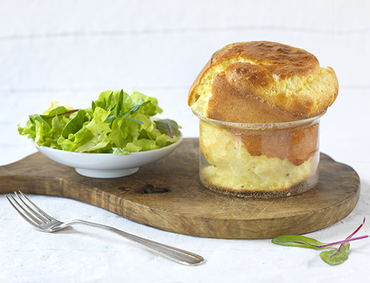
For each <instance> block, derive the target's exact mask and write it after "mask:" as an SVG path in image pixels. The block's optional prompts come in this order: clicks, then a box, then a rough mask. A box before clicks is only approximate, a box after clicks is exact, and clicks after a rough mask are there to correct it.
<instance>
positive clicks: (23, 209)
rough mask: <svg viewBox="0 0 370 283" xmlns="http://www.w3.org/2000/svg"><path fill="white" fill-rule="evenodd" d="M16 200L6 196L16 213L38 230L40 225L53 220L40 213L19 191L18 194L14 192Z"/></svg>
mask: <svg viewBox="0 0 370 283" xmlns="http://www.w3.org/2000/svg"><path fill="white" fill-rule="evenodd" d="M14 194H15V195H16V196H17V199H18V200H17V199H16V198H15V197H13V195H12V194H9V197H8V196H6V198H7V199H8V201H9V202H10V204H11V205H12V206H13V207H14V208H15V210H17V211H18V213H19V214H20V215H21V216H22V217H23V218H24V219H25V220H26V221H27V222H29V223H30V224H32V225H33V226H35V227H36V228H40V225H42V224H44V223H46V222H48V221H51V220H53V218H52V217H51V216H49V215H48V214H46V213H45V212H44V211H42V210H41V209H40V208H39V207H37V206H36V205H35V204H34V203H33V202H32V201H30V200H29V199H28V198H27V197H26V196H25V195H24V194H23V193H22V192H21V191H19V193H17V192H14Z"/></svg>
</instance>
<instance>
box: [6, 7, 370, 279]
mask: <svg viewBox="0 0 370 283" xmlns="http://www.w3.org/2000/svg"><path fill="white" fill-rule="evenodd" d="M252 40H268V41H277V42H281V43H285V44H289V45H292V46H295V47H299V48H303V49H306V50H307V51H310V52H311V53H313V54H314V55H316V56H317V58H318V59H319V61H320V64H321V65H322V66H331V67H332V68H333V69H334V70H335V72H336V73H337V76H338V80H339V85H340V91H339V96H338V99H337V101H336V102H335V103H334V104H333V106H332V107H331V108H330V109H329V111H328V112H327V114H326V115H325V116H324V117H323V118H322V123H321V151H322V152H325V153H327V154H329V155H330V156H331V157H332V158H334V159H335V160H337V161H340V162H343V163H346V164H349V165H350V166H352V167H353V168H354V169H355V170H356V171H357V172H358V174H359V175H360V177H361V181H362V187H361V198H360V202H359V204H358V206H357V207H356V208H355V210H354V212H353V213H352V214H351V215H350V216H348V217H347V218H346V219H344V220H343V221H341V222H340V223H337V224H335V225H333V226H332V227H329V228H327V229H324V230H323V231H319V232H315V233H313V234H312V235H311V236H318V237H324V239H320V240H322V241H330V240H337V237H342V238H343V237H346V236H348V235H349V234H350V233H351V232H352V230H354V229H355V228H356V227H357V226H358V225H359V224H360V223H361V221H362V219H363V217H364V216H367V217H368V218H369V221H370V213H369V200H370V194H369V189H370V173H369V165H370V153H369V137H370V135H369V131H370V128H369V123H370V114H369V105H370V95H369V91H370V80H369V75H370V72H369V66H370V1H366V0H351V1H344V0H310V1H297V0H288V1H280V0H259V1H250V0H246V1H241V0H240V1H237V0H228V1H219V0H212V1H207V0H184V1H181V0H179V1H178V0H137V1H112V0H105V1H97V0H90V1H87V0H85V1H81V0H80V1H77V0H74V1H72V0H64V1H56V0H50V1H46V0H38V1H36V0H33V1H32V0H31V1H25V0H23V1H22V0H12V1H6V0H0V132H1V137H2V138H1V140H0V165H6V164H8V163H12V162H15V161H17V160H19V159H21V158H23V157H25V156H26V155H28V154H31V153H33V152H35V149H34V148H33V147H32V146H31V145H30V143H29V141H28V140H27V139H26V138H25V137H21V136H19V135H18V132H17V124H21V125H24V124H25V123H26V121H27V119H28V115H29V114H34V113H40V112H43V111H44V110H45V109H47V108H48V107H49V104H50V102H52V101H60V103H61V104H64V103H66V102H69V103H70V104H71V105H72V106H73V107H76V108H80V107H82V108H86V107H88V106H89V105H90V103H91V101H92V100H95V99H96V98H97V96H98V95H99V93H100V92H102V91H105V90H109V89H110V90H119V89H123V90H124V91H126V92H128V93H131V92H132V91H134V90H137V91H140V92H142V93H144V94H147V95H149V96H154V97H156V98H158V100H159V105H160V107H161V108H162V109H163V110H164V113H163V115H162V116H165V117H168V118H172V119H174V120H176V121H178V123H179V124H180V125H181V126H182V127H183V129H182V132H183V134H184V136H185V137H197V136H198V121H197V119H196V118H195V117H194V115H193V114H192V112H191V111H190V109H189V107H188V105H187V93H188V89H189V87H190V85H191V84H192V82H193V80H194V79H195V77H196V76H197V74H198V73H199V71H200V70H201V68H202V67H203V66H204V64H205V63H206V62H207V61H208V59H209V58H210V56H211V55H212V53H213V52H215V51H216V50H218V49H220V48H222V47H223V46H224V45H226V44H229V43H233V42H238V41H252ZM10 190H11V189H10ZM38 198H39V199H40V201H45V199H44V197H38ZM47 199H53V201H55V202H57V201H65V205H66V206H67V207H72V208H75V209H76V213H80V215H74V216H71V217H80V218H83V217H84V215H85V216H87V217H88V216H89V215H90V214H91V213H92V214H94V215H96V216H95V217H97V219H95V220H96V221H100V222H103V223H104V222H110V223H111V224H112V225H113V226H116V227H117V226H119V225H122V227H121V228H122V229H125V228H126V230H127V229H131V231H132V232H137V233H138V234H141V235H142V236H148V237H149V236H153V235H156V236H157V238H156V240H163V241H168V243H172V244H174V245H176V244H177V245H180V246H181V247H182V248H188V249H192V250H193V251H195V252H198V253H201V252H202V253H203V254H204V255H205V256H206V257H207V258H208V262H207V264H206V265H204V266H201V267H196V268H190V269H189V268H185V267H181V266H178V265H176V264H175V263H173V264H172V263H168V262H167V261H166V260H161V259H157V258H156V257H154V256H151V258H150V259H148V258H147V256H148V255H147V254H145V252H144V251H140V250H139V251H138V249H137V248H132V249H130V250H129V251H128V252H127V251H125V252H123V253H122V254H116V253H109V251H110V250H109V248H113V247H111V246H109V245H108V244H107V246H108V247H103V248H102V249H103V250H99V248H97V249H96V250H94V249H93V251H91V250H89V249H90V247H86V248H83V249H82V250H81V251H80V252H78V251H73V252H71V253H72V254H73V258H74V260H72V261H69V262H68V263H67V262H66V261H68V258H69V257H70V256H71V255H68V253H66V254H64V253H63V251H64V252H65V250H63V251H59V250H58V249H56V250H54V252H53V253H50V254H49V257H48V258H47V259H46V260H45V254H42V252H40V251H38V252H35V253H36V256H35V255H34V256H35V258H33V255H32V253H31V252H30V250H29V249H31V250H32V248H31V247H26V248H25V250H24V252H22V247H19V248H18V249H16V248H15V247H16V243H17V241H15V240H14V239H17V235H15V234H14V233H15V232H14V230H13V229H10V228H9V227H8V226H7V227H5V224H6V223H9V225H15V224H16V223H18V220H19V219H18V218H17V216H16V215H14V213H13V212H12V211H10V209H9V205H8V204H7V203H6V199H5V197H4V195H0V212H2V215H0V229H1V231H2V232H1V233H0V236H1V235H3V236H2V238H1V241H2V246H1V247H7V248H5V250H4V249H3V252H2V253H0V260H1V262H2V267H1V270H2V271H0V281H1V279H3V280H4V282H10V281H11V280H13V281H14V282H18V281H20V282H27V281H32V282H39V281H43V282H48V281H49V282H50V280H51V279H50V278H53V271H52V270H57V278H59V279H60V280H61V281H64V282H68V281H70V282H71V281H76V282H80V281H84V282H91V281H101V282H104V280H105V279H111V280H112V281H118V282H119V281H121V282H225V281H226V280H232V281H235V282H237V281H239V282H246V281H247V279H253V280H254V281H257V282H258V281H259V280H260V281H266V282H272V280H273V281H274V282H283V281H290V280H292V281H298V280H299V281H304V280H307V282H319V281H321V282H322V281H324V280H330V282H333V281H334V280H336V281H338V282H348V280H356V281H360V280H361V281H364V280H365V281H366V280H368V278H369V276H370V271H369V269H368V266H369V263H370V246H369V242H370V240H367V241H366V240H364V241H362V242H361V243H353V245H352V247H353V251H352V254H351V258H350V259H349V260H348V261H347V262H345V263H344V264H342V265H341V266H338V267H329V266H327V265H326V264H324V263H323V262H321V261H320V259H318V253H317V252H316V251H314V252H312V251H310V250H309V251H307V250H303V251H302V250H298V251H297V250H296V249H294V248H291V249H282V248H281V247H275V246H271V245H270V243H269V241H268V240H261V241H248V240H245V241H232V240H231V241H225V240H210V239H198V238H192V237H186V236H182V235H175V234H171V233H165V232H163V231H158V230H155V229H151V228H148V227H142V226H141V225H138V224H136V223H131V222H130V221H126V220H125V219H122V218H120V217H116V216H115V215H113V214H110V213H109V212H105V211H103V210H100V209H97V208H95V207H91V206H89V205H84V204H81V203H78V202H74V201H72V200H59V199H58V200H55V199H54V198H50V197H49V198H48V197H47ZM120 221H121V222H122V221H123V224H120ZM125 221H126V222H127V223H126V222H125ZM369 227H370V226H369V224H366V225H365V227H364V228H363V230H362V232H363V233H367V234H369V233H370V232H369ZM28 228H30V227H27V226H25V227H22V230H20V231H17V232H19V233H22V231H23V229H24V231H23V233H25V235H28V233H31V232H29V230H27V229H28ZM19 229H20V228H19ZM31 231H32V233H33V234H32V235H34V237H45V241H44V242H43V243H44V244H43V245H47V244H46V243H47V242H50V241H51V240H50V235H40V234H36V233H38V232H33V230H31ZM89 231H90V230H89ZM86 233H88V232H86ZM18 236H19V235H18ZM62 236H63V237H62V239H63V241H65V242H64V243H67V242H68V239H67V238H68V234H65V235H62ZM13 237H14V238H13ZM78 238H79V237H76V239H78ZM85 238H86V235H85ZM54 239H56V238H54ZM92 239H93V237H91V239H90V238H89V240H90V241H92ZM104 240H106V238H103V241H104ZM76 241H77V240H76ZM62 243H63V242H62ZM94 243H96V242H94ZM181 243H182V244H181ZM102 245H103V244H102ZM103 246H104V245H103ZM37 247H38V246H37V245H36V244H35V245H34V249H35V250H36V251H37ZM45 249H46V250H47V251H48V252H50V247H49V246H47V247H46V248H45ZM59 252H61V253H59ZM40 253H41V254H40ZM90 253H91V254H90ZM5 255H6V256H5ZM130 256H131V257H134V260H130V258H128V257H130ZM43 257H44V259H43ZM51 257H54V258H52V259H51ZM94 257H95V258H99V259H100V260H97V259H96V261H94V260H93V258H94ZM251 257H252V258H251ZM254 258H255V260H253V259H254ZM80 259H83V260H84V261H85V263H86V264H84V263H82V262H81V261H79V260H80ZM113 259H114V260H113ZM120 261H121V263H125V266H122V265H121V264H120ZM94 262H95V264H94ZM4 264H5V266H4ZM42 264H44V265H45V266H46V267H45V268H44V271H43V273H41V275H40V274H39V275H37V274H36V273H35V272H34V271H32V268H30V267H32V266H33V265H34V266H35V267H40V266H43V265H42ZM130 264H131V266H130ZM127 265H128V266H127ZM26 266H28V267H26ZM56 266H57V267H58V268H56V269H55V267H56ZM97 266H99V267H100V269H99V268H97ZM66 268H68V272H66V271H63V270H64V269H66ZM81 269H82V270H85V272H82V273H81ZM220 270H223V271H222V272H220ZM12 272H14V273H18V274H19V276H20V277H17V276H15V275H14V276H15V277H13V275H12ZM119 272H122V275H121V276H122V277H121V276H120V273H119ZM149 278H150V280H149ZM274 278H275V279H276V280H277V281H275V280H274ZM1 282H2V281H1Z"/></svg>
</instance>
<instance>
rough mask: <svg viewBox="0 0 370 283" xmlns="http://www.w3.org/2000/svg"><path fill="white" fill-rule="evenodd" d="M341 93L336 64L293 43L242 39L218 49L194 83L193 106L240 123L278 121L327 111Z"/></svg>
mask: <svg viewBox="0 0 370 283" xmlns="http://www.w3.org/2000/svg"><path fill="white" fill-rule="evenodd" d="M337 95H338V80H337V78H336V75H335V73H334V71H333V69H332V68H330V67H328V68H322V67H320V65H319V61H318V60H317V58H316V57H315V56H314V55H312V54H311V53H309V52H307V51H305V50H302V49H299V48H294V47H291V46H288V45H284V44H280V43H275V42H267V41H254V42H241V43H233V44H229V45H227V46H225V47H224V48H222V49H220V50H219V51H217V52H215V53H214V54H213V56H212V57H211V59H210V60H209V61H208V62H207V64H206V65H205V66H204V68H203V70H202V71H201V72H200V73H199V75H198V76H197V78H196V79H195V81H194V83H193V84H192V86H191V88H190V91H189V96H188V104H189V106H191V107H192V109H193V110H194V111H196V112H198V113H199V114H200V115H202V116H204V117H206V118H211V119H215V120H221V121H228V122H238V123H276V122H287V121H295V120H300V119H305V118H310V117H314V116H317V115H319V114H321V113H323V112H324V111H325V110H326V109H327V108H328V107H329V106H330V105H331V104H332V103H333V102H334V101H335V99H336V97H337Z"/></svg>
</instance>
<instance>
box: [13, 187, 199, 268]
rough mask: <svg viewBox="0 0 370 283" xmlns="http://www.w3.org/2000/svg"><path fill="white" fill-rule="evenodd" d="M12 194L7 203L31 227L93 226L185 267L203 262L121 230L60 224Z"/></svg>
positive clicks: (20, 197) (88, 223)
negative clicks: (140, 245) (138, 244)
mask: <svg viewBox="0 0 370 283" xmlns="http://www.w3.org/2000/svg"><path fill="white" fill-rule="evenodd" d="M14 194H15V195H16V196H17V198H18V200H17V199H16V198H15V197H13V195H11V194H9V197H8V196H6V198H7V199H8V201H9V202H10V203H11V205H12V206H13V207H14V208H15V209H16V210H17V211H18V213H19V214H20V215H21V216H22V217H23V218H24V219H25V220H26V221H27V222H29V223H30V224H31V225H33V226H35V227H36V228H37V229H39V230H41V231H43V232H48V233H53V232H57V231H60V230H62V229H64V228H66V227H68V226H71V225H74V224H83V225H87V226H93V227H97V228H102V229H105V230H108V231H111V232H114V233H116V234H118V235H121V236H123V237H125V238H127V239H130V240H132V241H134V242H137V243H140V244H142V245H144V246H145V247H147V248H149V249H152V250H154V251H156V252H157V253H158V254H160V255H162V256H164V257H166V258H169V259H171V260H173V261H175V262H178V263H181V264H185V265H199V264H201V263H202V262H204V259H203V257H201V256H199V255H197V254H194V253H191V252H188V251H185V250H181V249H178V248H174V247H171V246H167V245H164V244H160V243H157V242H154V241H151V240H147V239H144V238H141V237H138V236H135V235H132V234H129V233H126V232H123V231H121V230H118V229H116V228H113V227H110V226H106V225H101V224H96V223H92V222H88V221H84V220H79V219H76V220H71V221H68V222H61V221H59V220H57V219H55V218H53V217H51V216H50V215H48V214H46V213H45V212H44V211H42V210H41V209H40V208H39V207H37V206H36V205H35V204H34V203H33V202H32V201H30V200H29V199H28V198H27V197H26V196H25V195H24V194H23V193H22V192H21V191H19V194H18V193H17V192H14Z"/></svg>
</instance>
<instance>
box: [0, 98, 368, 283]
mask: <svg viewBox="0 0 370 283" xmlns="http://www.w3.org/2000/svg"><path fill="white" fill-rule="evenodd" d="M357 96H358V94H357V93H351V94H345V92H344V94H342V96H341V98H339V99H338V101H337V102H336V105H335V107H334V106H333V108H332V111H330V112H328V113H327V114H326V115H325V116H324V117H323V118H322V123H321V124H322V125H321V139H322V140H323V141H324V142H322V143H321V148H322V151H323V152H325V153H327V154H329V155H330V156H331V157H333V158H334V159H335V160H337V161H339V162H343V163H346V164H348V165H350V166H351V167H353V168H354V169H355V170H356V171H357V172H358V174H359V175H360V178H361V180H362V185H361V195H360V200H359V202H358V204H357V206H356V207H355V209H354V210H353V212H352V213H351V214H350V215H349V216H347V217H346V218H345V219H343V220H342V221H340V222H338V223H336V224H334V225H332V226H330V227H327V228H325V229H322V230H320V231H316V232H312V233H309V234H307V235H306V236H309V237H313V238H316V239H318V240H320V241H322V242H331V241H336V240H341V239H344V238H345V237H347V236H348V235H349V234H351V232H352V231H354V230H355V229H356V228H357V227H358V226H359V225H360V224H361V222H362V220H363V218H364V217H366V218H367V219H368V221H370V212H369V202H370V193H369V185H370V173H369V171H368V168H369V165H370V162H369V160H370V156H369V151H368V140H369V134H368V132H367V131H366V130H364V128H363V127H364V125H366V123H369V122H370V119H369V118H368V115H367V116H366V115H363V114H364V113H366V111H367V109H366V108H367V105H368V103H369V102H370V101H369V100H367V101H364V103H361V104H359V106H358V108H357V109H356V110H355V109H353V110H352V111H348V110H346V109H347V108H348V107H347V105H348V103H349V101H346V98H347V97H348V99H353V97H357ZM366 102H367V103H366ZM343 112H346V115H342V114H341V113H343ZM359 113H361V114H359ZM360 116H362V117H363V119H362V122H361V123H359V122H356V121H358V120H359V119H360ZM14 127H15V128H16V126H14ZM14 139H15V140H17V142H18V143H19V144H23V145H22V147H20V148H19V149H18V150H14V147H13V146H12V144H4V143H3V145H2V154H1V158H0V163H1V165H5V164H6V163H11V162H16V161H17V160H19V159H21V158H22V157H24V156H26V155H27V154H31V153H33V152H35V149H34V148H33V147H32V145H31V144H29V141H27V139H26V138H25V137H16V136H15V137H14ZM24 140H26V141H24ZM11 190H12V188H9V191H11ZM31 197H32V200H34V201H35V202H36V203H37V204H39V205H40V206H41V207H42V208H44V209H45V210H46V211H47V212H49V213H50V214H52V215H54V216H55V217H57V218H59V219H61V220H68V219H73V218H80V219H85V220H88V221H93V222H97V223H103V224H107V225H111V226H113V227H116V228H118V229H122V230H124V231H127V232H130V233H133V234H135V235H138V236H141V237H145V238H149V239H152V240H155V241H159V242H163V243H166V244H169V245H173V246H176V247H179V248H183V249H187V250H190V251H193V252H195V253H198V254H200V255H202V256H203V257H204V258H205V259H206V263H205V264H203V265H201V266H196V267H188V266H182V265H180V264H177V263H174V262H172V261H169V260H167V259H164V258H161V257H159V256H157V255H155V254H154V253H152V252H149V251H148V250H146V249H143V248H142V247H140V246H138V245H137V244H133V243H131V242H129V241H127V240H125V239H122V238H120V237H118V236H116V235H114V234H110V233H109V232H106V231H100V230H99V229H96V228H89V227H83V226H75V227H74V228H73V229H70V230H67V231H65V232H59V233H55V234H47V233H41V232H39V231H37V230H35V229H34V228H33V227H32V226H30V225H28V224H27V223H26V222H25V221H24V220H23V219H21V217H20V216H19V215H18V214H17V213H16V212H15V211H14V210H13V208H12V207H11V206H10V204H9V203H8V201H7V200H6V198H5V195H0V226H1V233H0V266H1V267H2V268H1V269H0V281H1V279H4V281H3V282H51V281H53V282H229V280H231V279H232V280H233V282H247V281H250V280H253V281H257V282H295V281H297V280H299V281H300V282H319V281H318V280H320V282H323V281H324V280H329V282H335V281H336V282H348V280H354V279H355V280H356V281H358V282H366V280H368V278H369V275H370V273H369V269H368V266H369V261H370V239H365V240H361V241H357V242H353V243H352V244H351V250H350V255H349V259H348V260H347V261H346V262H344V263H343V264H341V265H339V266H329V265H327V264H326V263H324V262H323V261H322V260H321V258H320V257H319V251H316V250H309V249H300V248H292V247H281V246H276V245H274V244H272V243H271V241H270V239H262V240H226V239H208V238H199V237H191V236H185V235H180V234H176V233H170V232H165V231H161V230H159V229H155V228H151V227H146V226H144V225H141V224H138V223H135V222H132V221H129V220H127V219H125V218H123V217H120V216H118V215H115V214H113V213H110V212H108V211H106V210H104V209H101V208H98V207H94V206H92V205H89V204H85V203H82V202H79V201H75V200H70V199H65V198H60V197H51V196H37V195H32V196H31ZM323 217H324V216H323ZM369 228H370V223H369V222H366V224H365V225H364V227H363V228H362V229H361V230H360V232H359V233H358V235H366V234H369V233H370V229H369ZM351 282H352V281H351Z"/></svg>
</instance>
